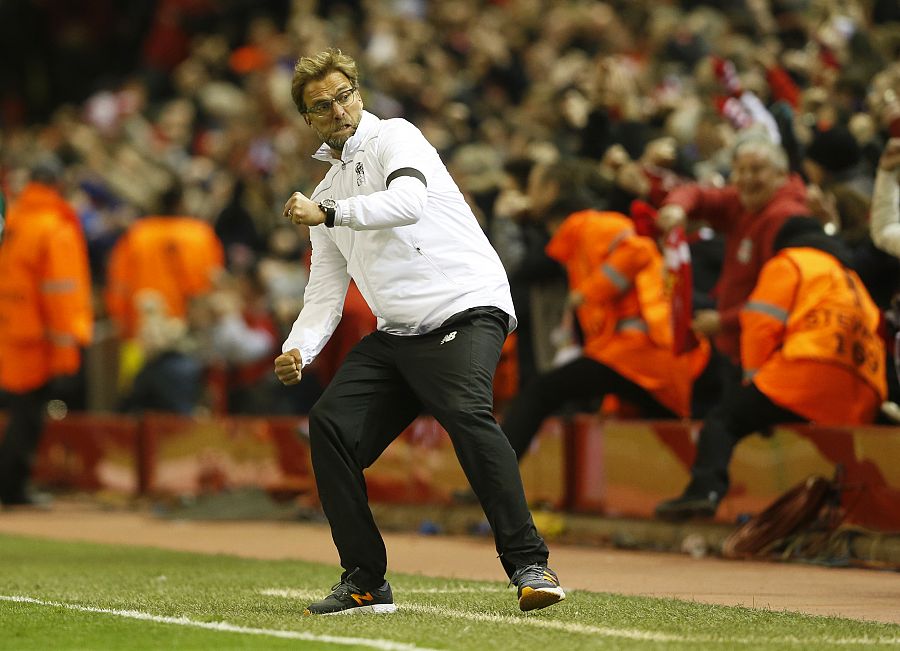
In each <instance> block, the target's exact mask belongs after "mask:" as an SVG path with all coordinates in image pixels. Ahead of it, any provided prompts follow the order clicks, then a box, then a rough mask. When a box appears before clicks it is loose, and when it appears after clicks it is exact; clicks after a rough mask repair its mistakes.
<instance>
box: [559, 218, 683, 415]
mask: <svg viewBox="0 0 900 651" xmlns="http://www.w3.org/2000/svg"><path fill="white" fill-rule="evenodd" d="M546 251H547V255H549V256H550V257H551V258H553V259H555V260H557V261H559V262H560V263H561V264H563V265H564V266H565V268H566V271H567V272H568V276H569V287H570V288H571V289H572V290H574V291H578V292H581V293H582V294H583V295H584V302H583V303H582V304H581V305H580V306H579V307H578V308H577V316H578V321H579V324H580V325H581V328H582V331H583V332H584V338H585V343H584V354H585V356H587V357H589V358H591V359H594V360H596V361H598V362H600V363H601V364H605V365H606V366H609V367H610V368H612V369H613V370H615V371H616V372H617V373H619V374H621V375H622V376H624V377H626V378H628V379H629V380H631V381H632V382H635V383H636V384H638V385H640V386H642V387H643V388H645V389H646V390H647V391H649V392H650V393H651V394H652V395H653V396H654V397H655V398H656V399H657V400H658V401H659V402H660V403H661V404H663V405H665V406H666V407H668V408H669V409H671V410H672V411H674V412H675V413H676V414H678V415H680V416H688V415H689V414H690V402H691V387H692V384H693V375H694V370H693V368H692V366H691V360H690V359H689V358H690V356H689V355H681V356H676V355H675V354H674V352H673V340H672V321H671V303H670V300H669V297H668V296H667V295H666V291H665V283H664V267H663V259H662V255H661V254H660V252H659V249H658V248H657V246H656V243H655V242H654V241H653V240H652V239H650V238H648V237H644V236H640V235H637V234H636V233H635V232H634V225H633V223H632V222H631V220H630V219H628V217H626V216H625V215H622V214H620V213H616V212H599V211H596V210H583V211H580V212H576V213H573V214H572V215H569V217H568V218H566V220H565V221H564V222H563V223H562V225H561V226H560V227H559V230H558V231H557V232H556V233H555V234H554V236H553V238H552V239H551V240H550V242H549V243H548V244H547V248H546Z"/></svg>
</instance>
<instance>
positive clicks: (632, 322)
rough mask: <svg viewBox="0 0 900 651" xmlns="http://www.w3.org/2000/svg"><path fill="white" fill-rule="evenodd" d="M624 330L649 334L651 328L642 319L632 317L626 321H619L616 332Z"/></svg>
mask: <svg viewBox="0 0 900 651" xmlns="http://www.w3.org/2000/svg"><path fill="white" fill-rule="evenodd" d="M623 330H639V331H641V332H648V331H649V328H647V322H646V321H644V320H643V319H642V318H640V317H637V316H630V317H627V318H624V319H619V320H618V321H617V322H616V332H622V331H623Z"/></svg>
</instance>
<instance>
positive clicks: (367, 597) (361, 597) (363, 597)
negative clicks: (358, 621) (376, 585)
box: [350, 592, 375, 606]
mask: <svg viewBox="0 0 900 651" xmlns="http://www.w3.org/2000/svg"><path fill="white" fill-rule="evenodd" d="M350 597H351V598H352V599H353V601H355V602H356V603H357V605H359V606H362V605H363V602H365V601H373V600H374V599H375V597H373V596H372V593H371V592H367V593H366V594H356V593H355V592H353V593H351V594H350Z"/></svg>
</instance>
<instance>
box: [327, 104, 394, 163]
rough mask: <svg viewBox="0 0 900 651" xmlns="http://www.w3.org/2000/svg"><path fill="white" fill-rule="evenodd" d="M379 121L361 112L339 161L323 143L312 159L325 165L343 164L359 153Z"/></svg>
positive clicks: (364, 111) (365, 112)
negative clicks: (354, 131) (357, 123)
mask: <svg viewBox="0 0 900 651" xmlns="http://www.w3.org/2000/svg"><path fill="white" fill-rule="evenodd" d="M379 122H381V120H380V119H379V118H378V117H376V116H375V115H373V114H371V113H369V112H368V111H366V110H363V112H362V116H361V117H360V119H359V126H357V127H356V133H354V134H353V135H352V136H350V137H349V138H348V139H347V142H345V143H344V149H343V151H341V158H340V160H339V159H337V158H334V156H332V155H331V147H329V146H328V145H326V144H325V143H324V142H323V143H322V145H321V146H320V147H319V148H318V149H317V150H316V153H315V154H313V158H315V159H316V160H320V161H324V162H326V163H331V164H332V165H336V164H338V163H344V162H346V161H348V160H350V159H351V158H353V156H354V155H355V154H356V152H357V151H359V148H360V146H362V143H364V142H365V141H366V140H368V138H369V136H370V135H372V133H374V131H375V128H376V126H377V125H378V123H379Z"/></svg>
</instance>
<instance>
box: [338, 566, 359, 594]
mask: <svg viewBox="0 0 900 651" xmlns="http://www.w3.org/2000/svg"><path fill="white" fill-rule="evenodd" d="M358 571H359V568H358V567H357V568H356V569H354V570H353V571H352V572H350V574H348V575H347V577H346V578H344V579H341V580H340V581H338V582H337V583H335V584H334V585H333V586H331V594H339V593H347V594H349V593H351V592H362V591H361V590H360V589H359V588H358V587H357V585H356V584H355V583H353V582H352V581H351V580H350V578H351V577H352V576H353V575H354V574H356V573H357V572H358Z"/></svg>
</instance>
